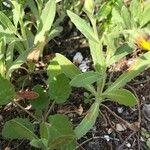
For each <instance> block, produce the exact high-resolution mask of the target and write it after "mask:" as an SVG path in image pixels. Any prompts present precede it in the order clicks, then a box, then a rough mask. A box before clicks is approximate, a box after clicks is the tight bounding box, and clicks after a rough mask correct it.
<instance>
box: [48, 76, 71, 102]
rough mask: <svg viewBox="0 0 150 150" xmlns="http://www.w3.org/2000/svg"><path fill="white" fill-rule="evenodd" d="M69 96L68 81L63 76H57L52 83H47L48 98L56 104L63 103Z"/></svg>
mask: <svg viewBox="0 0 150 150" xmlns="http://www.w3.org/2000/svg"><path fill="white" fill-rule="evenodd" d="M70 94H71V87H70V85H69V79H68V78H67V77H66V76H65V75H64V74H60V75H58V76H57V77H56V78H55V79H54V80H53V81H51V82H50V83H49V95H50V98H51V99H53V100H55V101H56V103H64V102H65V101H66V100H67V99H68V98H69V96H70Z"/></svg>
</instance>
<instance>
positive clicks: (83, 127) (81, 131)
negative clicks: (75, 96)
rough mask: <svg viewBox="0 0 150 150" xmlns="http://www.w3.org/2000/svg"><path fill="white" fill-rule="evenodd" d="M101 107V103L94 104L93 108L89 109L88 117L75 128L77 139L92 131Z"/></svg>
mask: <svg viewBox="0 0 150 150" xmlns="http://www.w3.org/2000/svg"><path fill="white" fill-rule="evenodd" d="M99 105H100V103H99V102H94V103H93V104H92V106H91V108H90V109H89V111H88V113H87V115H86V116H85V117H84V119H83V120H82V121H81V122H80V124H79V125H78V126H77V127H76V128H75V134H76V137H77V139H80V138H81V137H83V136H84V135H85V134H86V133H87V132H88V131H89V129H91V128H92V127H93V125H94V124H95V121H96V118H97V117H98V114H99Z"/></svg>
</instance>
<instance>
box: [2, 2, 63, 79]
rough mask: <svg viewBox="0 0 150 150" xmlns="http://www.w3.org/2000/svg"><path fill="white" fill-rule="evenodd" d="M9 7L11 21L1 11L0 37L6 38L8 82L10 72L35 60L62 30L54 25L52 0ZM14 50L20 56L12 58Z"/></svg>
mask: <svg viewBox="0 0 150 150" xmlns="http://www.w3.org/2000/svg"><path fill="white" fill-rule="evenodd" d="M10 7H12V16H11V17H10V18H9V17H7V15H6V14H5V13H4V12H2V11H1V12H0V29H1V30H0V38H1V37H5V38H6V44H8V45H10V47H9V49H8V55H6V56H9V58H6V60H8V59H9V63H7V62H6V63H5V65H6V66H5V68H6V69H5V74H6V77H7V78H8V79H9V78H10V76H11V74H12V72H13V71H14V70H16V69H18V68H19V67H20V66H21V65H22V64H23V63H26V62H27V60H28V61H38V59H39V57H40V56H41V54H42V52H43V49H44V47H45V45H46V44H47V42H49V41H50V40H51V39H53V38H54V37H55V36H57V35H58V34H59V33H60V32H61V31H62V28H61V27H59V23H57V24H55V25H53V22H54V18H55V14H56V3H55V0H49V1H46V2H42V1H41V2H40V1H35V2H34V1H27V3H26V4H24V5H23V4H22V2H21V1H14V0H12V1H11V5H10ZM26 8H30V10H31V12H29V13H26V12H25V11H26ZM32 18H34V19H32ZM12 43H13V44H12ZM16 50H17V51H18V52H19V55H18V57H15V59H14V55H13V54H14V52H15V51H16ZM3 53H4V54H5V53H6V51H4V52H3ZM10 60H11V62H10ZM29 66H30V65H29Z"/></svg>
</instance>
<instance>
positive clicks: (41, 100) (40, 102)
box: [30, 85, 49, 110]
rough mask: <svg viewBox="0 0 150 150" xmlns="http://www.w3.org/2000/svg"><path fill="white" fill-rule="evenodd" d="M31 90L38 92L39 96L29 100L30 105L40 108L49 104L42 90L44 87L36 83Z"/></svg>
mask: <svg viewBox="0 0 150 150" xmlns="http://www.w3.org/2000/svg"><path fill="white" fill-rule="evenodd" d="M33 91H35V92H36V93H38V94H39V97H37V98H35V99H33V100H31V101H30V103H31V104H32V107H33V108H34V109H37V110H42V109H44V108H46V107H47V106H48V104H49V100H48V95H47V93H46V92H44V89H43V88H42V87H41V86H40V85H36V86H34V88H33Z"/></svg>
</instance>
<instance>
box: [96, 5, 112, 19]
mask: <svg viewBox="0 0 150 150" xmlns="http://www.w3.org/2000/svg"><path fill="white" fill-rule="evenodd" d="M111 3H112V2H105V3H104V4H103V5H102V6H101V7H100V8H99V10H98V12H97V14H96V18H97V19H98V21H102V20H103V19H107V16H108V15H109V14H110V13H111V11H112V4H111Z"/></svg>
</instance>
